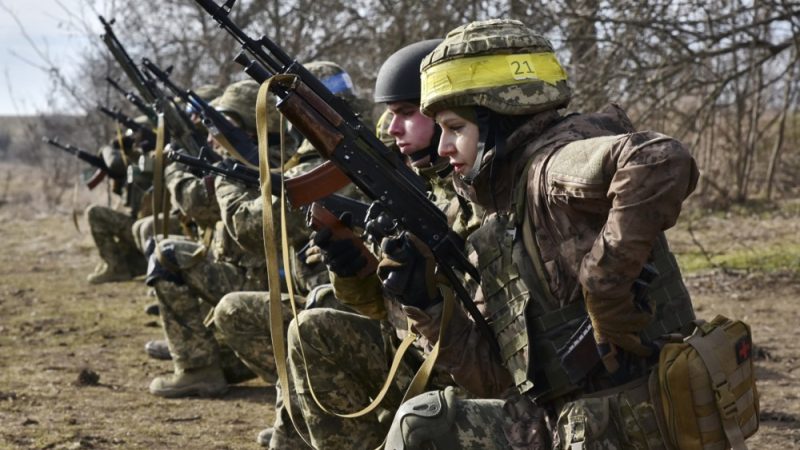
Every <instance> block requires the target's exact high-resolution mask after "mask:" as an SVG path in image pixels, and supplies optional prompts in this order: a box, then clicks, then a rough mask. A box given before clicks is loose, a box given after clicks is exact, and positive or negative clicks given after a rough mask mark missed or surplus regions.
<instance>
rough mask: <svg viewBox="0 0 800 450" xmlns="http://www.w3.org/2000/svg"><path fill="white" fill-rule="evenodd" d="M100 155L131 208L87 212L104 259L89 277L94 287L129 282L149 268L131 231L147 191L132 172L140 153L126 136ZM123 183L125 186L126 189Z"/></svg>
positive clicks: (90, 210) (99, 207) (91, 208)
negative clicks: (126, 209)
mask: <svg viewBox="0 0 800 450" xmlns="http://www.w3.org/2000/svg"><path fill="white" fill-rule="evenodd" d="M100 154H101V156H102V158H103V161H104V162H105V163H106V166H107V167H108V168H109V171H110V173H109V175H110V176H111V177H112V178H113V180H112V183H114V184H115V185H116V186H115V188H114V191H115V192H117V193H119V194H120V195H122V196H124V197H125V204H126V206H128V207H129V208H128V211H126V212H122V211H117V210H115V209H112V208H108V207H105V206H99V205H92V206H90V207H89V208H88V209H87V210H86V220H87V222H88V223H89V229H90V230H91V232H92V238H93V239H94V243H95V246H96V247H97V251H98V253H99V254H100V258H101V259H102V262H100V264H98V265H97V267H95V270H94V272H93V273H91V274H89V276H88V277H87V278H86V279H87V281H88V282H89V283H91V284H100V283H108V282H113V281H125V280H130V279H132V278H133V277H135V276H137V275H142V274H144V272H145V269H146V267H147V266H146V261H145V259H144V256H143V255H142V253H141V252H140V251H139V250H138V249H137V248H136V244H135V240H134V236H133V234H132V232H131V226H132V225H133V223H134V222H135V221H136V219H137V217H138V215H139V212H140V207H141V202H142V199H143V197H144V192H145V191H146V190H147V188H148V186H147V185H146V183H145V182H143V180H141V179H140V178H141V177H136V176H135V175H136V174H135V172H134V171H133V170H132V169H134V165H133V164H132V162H133V161H135V160H136V157H137V155H138V152H136V151H135V150H134V149H133V140H132V139H131V138H129V137H123V138H121V139H114V140H112V142H111V144H110V145H105V146H103V147H102V148H101V149H100ZM118 183H119V184H118ZM122 183H125V184H124V187H122Z"/></svg>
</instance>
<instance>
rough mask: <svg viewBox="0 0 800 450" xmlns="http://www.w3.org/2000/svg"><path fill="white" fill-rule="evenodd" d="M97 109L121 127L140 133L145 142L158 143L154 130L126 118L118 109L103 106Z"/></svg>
mask: <svg viewBox="0 0 800 450" xmlns="http://www.w3.org/2000/svg"><path fill="white" fill-rule="evenodd" d="M97 109H98V110H99V111H100V112H101V113H103V114H105V115H106V116H108V117H110V118H111V119H113V120H115V121H116V122H117V123H119V124H120V125H122V126H124V127H125V128H130V129H131V130H133V131H134V132H136V133H139V134H140V135H141V136H142V139H143V140H146V141H149V142H155V141H156V134H155V133H154V132H153V130H152V129H150V128H148V127H146V126H143V125H141V124H138V123H136V121H134V120H133V119H131V118H130V117H128V116H126V115H125V114H123V113H122V112H120V111H119V110H118V109H116V108H114V109H108V108H106V107H105V106H103V105H98V106H97Z"/></svg>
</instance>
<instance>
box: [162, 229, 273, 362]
mask: <svg viewBox="0 0 800 450" xmlns="http://www.w3.org/2000/svg"><path fill="white" fill-rule="evenodd" d="M159 246H160V247H161V248H162V249H163V248H167V247H171V248H172V249H174V250H173V252H174V255H175V259H176V264H175V267H172V269H173V272H177V274H178V275H179V276H180V279H181V280H182V282H181V283H178V282H174V281H170V280H167V279H163V278H159V279H157V280H155V283H154V285H153V287H154V288H155V291H156V296H157V297H158V303H159V311H160V314H161V319H162V322H163V328H164V334H165V336H166V339H167V343H168V344H169V349H170V354H171V355H172V361H173V363H174V365H175V369H176V370H178V371H182V370H187V369H196V368H200V367H206V366H209V365H213V364H218V363H219V345H218V343H217V340H216V339H215V337H214V335H213V332H212V330H211V329H210V328H208V327H207V326H206V325H205V323H204V319H205V317H206V316H210V314H211V313H209V314H204V311H203V308H202V306H201V304H200V303H199V300H198V299H200V300H202V301H204V302H206V303H207V304H208V305H211V307H214V306H216V305H217V303H218V302H219V300H220V299H221V298H222V297H223V296H224V295H225V294H227V293H229V292H234V291H244V290H259V289H261V290H264V289H266V285H265V283H264V282H263V281H261V280H259V279H256V278H252V277H250V276H248V271H247V270H246V269H244V268H241V267H238V266H236V265H233V264H229V263H226V262H221V261H214V260H213V258H212V257H211V255H210V254H206V255H203V256H200V257H198V256H197V255H198V250H200V249H201V248H202V244H200V243H197V242H194V241H190V240H187V239H180V238H178V239H165V240H163V241H160V242H159Z"/></svg>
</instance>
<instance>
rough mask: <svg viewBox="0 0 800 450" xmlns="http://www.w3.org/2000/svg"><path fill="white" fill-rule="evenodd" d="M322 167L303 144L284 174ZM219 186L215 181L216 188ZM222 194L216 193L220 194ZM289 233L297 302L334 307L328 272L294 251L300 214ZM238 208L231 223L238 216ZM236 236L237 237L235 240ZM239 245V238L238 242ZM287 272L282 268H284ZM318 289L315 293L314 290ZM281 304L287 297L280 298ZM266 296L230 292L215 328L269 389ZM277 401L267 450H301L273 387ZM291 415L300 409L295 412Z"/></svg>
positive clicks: (301, 235) (271, 365)
mask: <svg viewBox="0 0 800 450" xmlns="http://www.w3.org/2000/svg"><path fill="white" fill-rule="evenodd" d="M321 162H322V158H321V157H320V156H319V154H318V153H317V151H316V150H315V149H314V147H313V146H312V145H311V144H310V143H309V142H308V141H305V142H304V143H303V144H302V145H301V146H300V148H299V149H298V150H297V153H296V154H295V157H294V158H293V163H294V164H296V165H295V166H294V167H292V168H291V169H288V170H287V171H286V173H285V176H286V177H287V178H292V177H294V176H297V175H301V174H303V173H306V172H308V171H309V170H311V169H313V168H314V167H316V166H318V165H319V164H320V163H321ZM221 183H223V182H222V181H218V186H219V185H220V184H221ZM219 192H221V190H220V189H219V188H218V193H219ZM339 194H341V195H348V196H353V195H355V192H354V191H353V188H352V187H348V188H344V189H343V190H342V191H340V192H339ZM273 201H274V202H275V203H274V204H273V208H275V211H274V212H275V214H276V217H278V210H277V206H278V204H277V198H275V197H273ZM260 204H261V202H260V199H259V201H258V203H253V204H252V205H251V208H252V209H250V210H249V211H247V214H248V215H253V216H258V217H259V218H260V217H261V209H260V208H261V205H260ZM287 213H288V214H287V230H289V239H290V242H289V243H290V246H291V250H290V253H291V254H292V255H293V258H292V264H293V265H292V269H291V270H292V275H293V276H292V278H293V280H294V282H295V284H294V287H295V292H296V293H298V294H299V295H298V296H297V297H296V300H297V301H298V302H299V303H300V306H302V305H303V304H305V299H304V298H303V297H302V296H304V295H306V294H308V293H309V292H311V291H314V292H315V298H314V303H315V304H316V305H317V306H321V305H325V306H337V305H336V301H335V299H333V298H332V297H333V296H332V289H330V288H327V289H325V286H327V284H328V283H329V279H328V271H327V269H326V267H325V265H324V264H322V263H319V262H318V263H316V264H314V265H311V266H309V265H308V264H306V263H305V262H304V261H301V260H300V258H298V257H297V249H299V248H301V247H303V246H304V245H305V244H306V243H307V242H308V239H309V234H310V230H309V229H308V228H307V227H306V224H305V218H304V215H303V214H302V213H301V212H300V211H297V210H287ZM243 214H244V212H243V211H242V207H240V211H239V212H237V213H236V214H232V216H233V217H234V218H235V217H237V216H242V215H243ZM238 236H239V235H237V238H238ZM252 238H253V239H251V240H247V239H245V240H244V241H241V240H239V242H240V243H241V245H243V246H256V248H259V249H260V248H262V247H263V242H262V241H261V239H260V236H257V235H255V234H253V235H252ZM237 240H238V239H237ZM284 270H285V269H284ZM320 287H321V288H322V289H316V288H320ZM284 300H288V297H286V296H284ZM268 311H269V293H268V292H232V293H229V294H227V295H226V296H225V297H223V299H222V300H221V301H220V303H219V304H218V305H217V307H216V308H215V310H214V324H215V327H216V330H217V332H218V336H219V338H220V340H222V341H223V342H225V344H227V345H228V346H230V347H231V348H232V349H233V350H234V351H235V352H236V354H237V356H239V358H240V359H241V360H242V361H243V362H244V363H245V364H247V366H248V367H250V368H251V369H252V370H253V372H255V373H256V374H258V375H259V377H261V379H262V380H264V381H265V382H267V383H270V384H276V382H277V373H276V371H275V360H274V356H273V353H272V342H271V338H270V335H269V329H270V323H269V313H268ZM281 311H282V312H283V319H284V329H288V327H289V322H290V321H291V319H292V315H291V309H290V307H289V305H288V304H287V305H284V306H283V308H282V309H281ZM276 389H277V390H278V396H277V401H276V406H275V410H276V413H275V422H274V424H273V428H274V433H273V435H272V440H271V442H270V448H300V447H305V443H304V442H303V440H302V439H301V438H300V437H299V436H298V435H297V433H296V431H295V430H294V428H293V426H292V423H291V421H290V419H289V417H288V415H287V414H286V410H285V409H284V407H283V402H282V398H281V395H280V389H281V387H280V386H279V385H277V384H276ZM294 409H295V410H297V409H298V407H295V408H294ZM294 419H295V423H296V424H297V425H298V426H302V425H301V424H302V422H300V421H301V420H302V417H300V416H297V417H295V418H294Z"/></svg>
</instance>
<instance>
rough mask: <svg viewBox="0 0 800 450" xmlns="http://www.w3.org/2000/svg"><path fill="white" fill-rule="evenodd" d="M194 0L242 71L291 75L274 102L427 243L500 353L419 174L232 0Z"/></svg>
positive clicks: (457, 242)
mask: <svg viewBox="0 0 800 450" xmlns="http://www.w3.org/2000/svg"><path fill="white" fill-rule="evenodd" d="M195 2H196V3H197V4H199V5H200V6H201V7H202V8H203V9H204V10H205V11H206V12H208V13H209V14H210V15H211V16H212V17H213V18H214V20H216V21H217V22H218V23H219V25H220V26H221V27H222V28H224V29H225V31H227V32H228V33H229V34H230V35H231V36H233V38H234V39H236V41H238V42H239V43H240V44H241V45H242V48H243V51H242V52H241V53H239V55H238V56H237V57H236V58H235V60H236V62H237V63H239V64H241V65H243V66H244V67H245V69H244V70H245V73H247V74H248V75H250V76H251V77H252V78H253V79H255V80H256V81H258V82H260V83H263V82H264V81H265V80H266V79H267V78H269V77H272V76H274V75H291V76H287V77H279V78H278V79H276V80H273V84H272V85H271V86H272V91H273V93H274V94H275V95H277V96H278V97H279V98H280V102H279V103H278V109H279V110H280V111H281V113H283V115H284V116H286V118H287V119H288V120H289V121H290V122H292V124H293V125H294V126H295V127H296V128H297V129H298V130H299V131H300V132H301V133H302V134H303V135H304V136H305V137H306V138H307V139H308V140H309V141H310V142H311V144H313V146H314V147H315V148H316V149H317V150H318V151H319V152H320V153H321V154H322V155H323V156H324V157H325V158H327V159H329V160H330V161H333V163H334V164H335V165H336V166H337V167H338V168H339V169H341V170H342V171H343V172H344V173H345V174H346V175H347V176H348V177H349V178H350V179H351V180H352V181H353V183H355V184H356V186H358V187H359V189H361V191H362V192H364V193H365V194H366V195H367V196H368V197H369V198H371V199H372V200H374V201H378V202H380V204H381V205H382V206H383V208H384V209H385V214H386V215H388V216H389V217H390V218H389V220H390V221H392V222H393V224H394V227H393V228H394V231H395V232H399V231H402V230H407V231H409V232H411V233H413V234H414V235H416V236H417V237H418V238H419V239H420V240H422V242H424V243H425V244H427V246H428V247H429V248H430V249H431V251H432V252H433V255H434V256H435V258H436V260H437V262H438V263H439V264H438V268H439V270H440V272H441V273H442V274H444V275H445V276H446V277H447V278H448V279H449V281H450V284H451V285H452V286H453V288H454V289H455V292H456V295H457V296H458V297H459V299H460V300H461V302H462V303H463V304H464V307H465V308H466V309H467V310H468V311H469V312H470V314H471V315H472V316H473V318H474V319H475V322H476V324H477V325H478V326H479V327H480V328H481V330H482V332H483V333H484V334H485V335H486V338H487V339H488V340H489V342H490V343H491V344H492V346H493V348H494V350H495V351H496V352H497V354H499V347H498V346H497V343H496V341H495V340H494V335H493V333H492V332H491V330H490V328H489V326H488V324H487V323H486V321H485V319H484V318H483V316H482V315H481V314H480V311H478V308H477V307H476V306H475V304H474V303H473V302H472V298H471V297H470V295H469V294H468V293H467V291H466V289H465V288H464V287H463V285H462V284H461V283H462V280H461V279H460V278H459V276H458V275H457V274H456V272H455V271H456V270H457V271H460V272H463V273H468V274H470V276H471V277H472V278H473V279H475V280H479V274H478V271H477V269H476V268H475V267H474V266H473V265H472V264H470V262H469V260H468V259H467V257H466V255H465V254H464V241H463V239H462V238H461V237H460V236H458V235H457V234H456V233H455V232H453V231H452V230H451V229H450V227H449V226H448V223H447V218H446V216H445V214H444V213H443V212H442V211H441V210H439V208H437V207H436V205H435V204H434V203H433V202H431V201H430V199H428V197H427V195H426V193H425V191H426V187H425V183H424V181H423V180H422V179H421V178H420V177H419V176H418V175H416V174H415V173H414V172H413V171H412V170H411V169H410V168H408V167H407V166H406V165H405V164H404V162H403V161H402V160H401V158H400V156H399V155H398V154H396V153H394V152H392V151H391V150H389V149H388V148H387V147H386V146H385V145H384V144H383V143H382V142H381V141H380V140H379V139H378V138H377V137H376V136H375V134H374V133H373V131H372V127H369V126H367V125H365V124H364V123H363V122H362V121H361V120H360V118H359V117H358V115H357V114H356V113H355V112H353V110H352V109H350V107H349V106H348V105H347V104H346V103H345V102H344V101H343V100H341V99H340V98H338V97H336V96H334V95H333V94H332V93H331V92H330V91H329V90H328V89H327V88H326V87H325V86H324V85H323V84H322V82H321V81H320V80H318V79H317V78H316V77H314V76H313V75H312V74H311V73H310V72H309V71H308V70H307V69H306V68H305V67H304V66H303V65H302V64H300V63H299V62H297V61H296V60H294V59H293V58H291V57H290V56H289V55H288V54H287V53H286V52H285V51H284V50H283V49H282V48H281V47H280V46H279V45H278V44H276V43H275V42H273V41H272V40H270V39H269V38H267V37H266V36H262V37H261V38H259V39H253V38H251V37H250V36H248V35H247V34H246V33H245V32H244V31H243V30H242V29H241V28H239V27H238V26H237V25H236V24H234V23H233V21H232V20H231V19H230V17H229V15H230V12H231V8H232V7H233V5H234V3H235V0H226V2H225V3H224V4H223V5H222V6H220V5H218V4H216V3H215V2H214V1H213V0H195Z"/></svg>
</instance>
